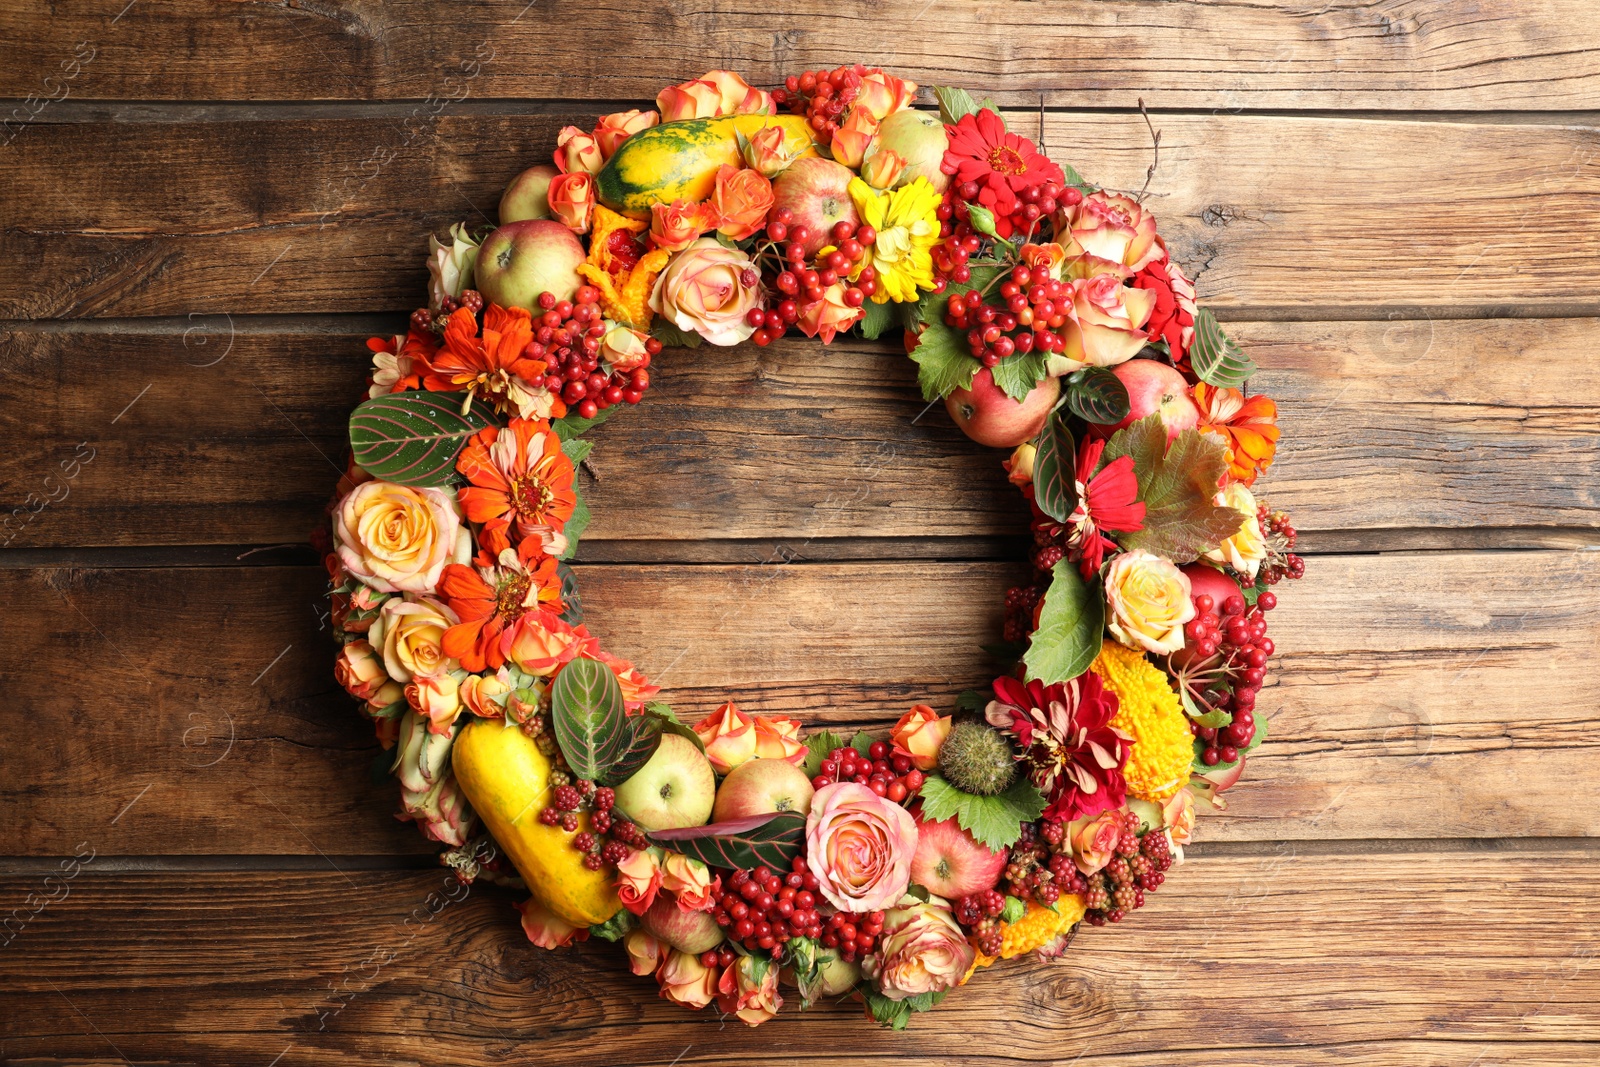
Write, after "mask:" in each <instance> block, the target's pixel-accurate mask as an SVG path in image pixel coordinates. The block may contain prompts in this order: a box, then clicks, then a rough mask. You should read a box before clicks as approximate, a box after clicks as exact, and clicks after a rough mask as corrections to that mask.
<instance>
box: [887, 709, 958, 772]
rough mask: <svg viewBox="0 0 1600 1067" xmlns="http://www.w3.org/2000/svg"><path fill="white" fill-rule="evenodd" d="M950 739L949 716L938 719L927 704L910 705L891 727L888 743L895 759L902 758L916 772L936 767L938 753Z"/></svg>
mask: <svg viewBox="0 0 1600 1067" xmlns="http://www.w3.org/2000/svg"><path fill="white" fill-rule="evenodd" d="M949 736H950V716H948V715H945V716H943V717H941V716H940V715H939V713H938V712H936V711H934V710H933V709H932V708H930V707H928V705H926V704H916V705H913V707H912V708H911V710H910V711H908V712H906V713H905V714H904V715H902V716H900V721H899V722H897V723H895V724H894V730H893V731H892V732H891V733H890V735H889V737H890V740H891V741H893V743H894V751H895V754H896V755H899V756H905V757H906V758H908V759H909V760H911V763H912V765H913V766H915V767H916V768H917V770H919V771H931V770H933V769H934V768H935V767H937V766H939V749H940V748H942V747H944V739H945V738H947V737H949Z"/></svg>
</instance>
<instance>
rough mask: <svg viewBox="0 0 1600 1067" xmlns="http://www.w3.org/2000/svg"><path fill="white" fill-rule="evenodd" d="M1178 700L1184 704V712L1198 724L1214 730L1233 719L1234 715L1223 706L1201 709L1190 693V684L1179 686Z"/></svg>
mask: <svg viewBox="0 0 1600 1067" xmlns="http://www.w3.org/2000/svg"><path fill="white" fill-rule="evenodd" d="M1178 700H1179V701H1180V702H1181V703H1182V704H1183V713H1184V714H1185V715H1187V716H1189V718H1191V719H1193V720H1194V721H1195V724H1196V725H1198V726H1209V727H1211V728H1212V729H1214V730H1220V729H1221V728H1222V727H1224V726H1227V725H1228V724H1229V723H1231V722H1232V721H1233V715H1232V714H1231V713H1229V712H1227V711H1224V710H1223V709H1222V708H1212V709H1211V710H1210V711H1201V710H1200V705H1199V704H1196V703H1195V700H1194V697H1193V696H1191V695H1190V693H1189V687H1188V686H1179V687H1178Z"/></svg>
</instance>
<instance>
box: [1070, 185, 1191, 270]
mask: <svg viewBox="0 0 1600 1067" xmlns="http://www.w3.org/2000/svg"><path fill="white" fill-rule="evenodd" d="M1067 232H1070V233H1071V235H1072V240H1073V241H1074V242H1075V243H1076V244H1077V245H1078V247H1079V248H1081V249H1082V250H1083V251H1084V252H1085V253H1087V254H1088V255H1091V256H1094V257H1095V258H1096V259H1102V260H1105V261H1106V262H1108V263H1115V264H1117V265H1118V266H1121V267H1125V268H1127V270H1128V272H1129V274H1134V273H1137V272H1138V271H1141V270H1143V269H1144V268H1146V267H1148V266H1149V265H1150V264H1152V263H1154V262H1155V261H1156V260H1158V259H1160V258H1161V257H1162V256H1163V255H1164V254H1165V250H1164V249H1163V248H1162V247H1161V246H1160V244H1158V243H1157V239H1156V217H1155V216H1154V215H1152V214H1151V213H1150V212H1148V211H1146V210H1145V209H1144V206H1143V205H1141V204H1140V203H1139V202H1138V201H1137V200H1135V199H1133V197H1131V196H1121V195H1119V194H1117V193H1107V192H1096V193H1090V194H1089V195H1088V196H1086V197H1084V198H1083V199H1082V200H1080V201H1079V202H1078V203H1076V204H1073V205H1070V206H1068V207H1064V208H1062V209H1061V210H1060V211H1059V212H1058V213H1057V233H1067Z"/></svg>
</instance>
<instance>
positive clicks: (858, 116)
mask: <svg viewBox="0 0 1600 1067" xmlns="http://www.w3.org/2000/svg"><path fill="white" fill-rule="evenodd" d="M878 126H879V123H878V120H877V119H875V118H873V117H872V112H870V111H868V110H867V109H866V108H864V107H860V106H857V107H853V108H851V109H850V115H849V117H847V118H846V119H845V120H844V125H843V126H840V127H839V128H838V129H837V130H834V131H833V158H834V159H836V160H837V161H839V162H840V163H843V164H844V165H845V166H847V167H849V168H850V169H851V170H854V169H856V168H857V167H859V166H861V161H862V160H863V159H865V158H866V155H867V149H869V148H871V147H872V142H873V141H874V140H876V139H877V136H878Z"/></svg>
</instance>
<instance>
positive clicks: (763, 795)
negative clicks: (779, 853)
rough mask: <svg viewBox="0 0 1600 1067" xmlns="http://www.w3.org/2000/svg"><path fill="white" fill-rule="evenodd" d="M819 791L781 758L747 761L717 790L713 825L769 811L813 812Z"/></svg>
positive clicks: (712, 813)
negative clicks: (816, 792) (815, 793)
mask: <svg viewBox="0 0 1600 1067" xmlns="http://www.w3.org/2000/svg"><path fill="white" fill-rule="evenodd" d="M813 792H815V790H814V789H813V788H812V786H811V779H809V778H807V777H806V772H805V771H803V770H801V769H800V768H799V767H796V766H795V765H794V764H792V763H790V762H789V761H788V760H781V759H752V760H745V761H744V762H743V763H741V764H739V766H737V767H735V768H734V769H733V770H731V771H729V772H728V776H727V777H726V778H724V779H723V780H722V788H721V789H718V790H717V803H716V805H715V806H714V807H713V808H712V809H711V821H712V822H728V821H730V820H733V819H743V818H745V817H746V816H749V815H761V814H764V813H766V812H769V811H798V812H799V813H800V814H801V815H806V814H809V813H810V811H811V794H812V793H813Z"/></svg>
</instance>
